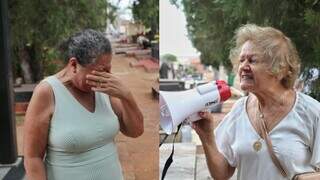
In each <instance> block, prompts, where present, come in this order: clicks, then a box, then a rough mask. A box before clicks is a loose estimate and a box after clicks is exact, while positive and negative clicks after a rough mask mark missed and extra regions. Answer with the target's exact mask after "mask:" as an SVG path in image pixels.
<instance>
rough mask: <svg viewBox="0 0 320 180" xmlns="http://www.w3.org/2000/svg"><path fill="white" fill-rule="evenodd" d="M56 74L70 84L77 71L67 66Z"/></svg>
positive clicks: (64, 82) (63, 81) (62, 80)
mask: <svg viewBox="0 0 320 180" xmlns="http://www.w3.org/2000/svg"><path fill="white" fill-rule="evenodd" d="M56 76H57V78H58V79H59V80H60V81H61V82H62V83H63V84H69V83H72V81H73V79H74V77H75V73H73V72H72V70H71V69H70V68H69V67H68V66H66V67H65V68H63V69H62V70H61V71H59V72H58V73H57V74H56Z"/></svg>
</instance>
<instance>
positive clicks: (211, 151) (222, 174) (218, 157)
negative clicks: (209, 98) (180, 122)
mask: <svg viewBox="0 0 320 180" xmlns="http://www.w3.org/2000/svg"><path fill="white" fill-rule="evenodd" d="M199 115H200V117H201V118H203V119H202V120H199V121H196V122H194V123H193V124H192V127H193V129H194V130H195V131H196V132H197V134H198V135H199V137H200V140H201V142H202V146H203V149H204V152H205V155H206V160H207V165H208V168H209V171H210V174H211V176H212V177H213V178H214V179H215V180H227V179H229V178H230V177H231V176H232V175H233V173H234V170H235V168H234V167H232V166H230V164H229V163H228V161H227V160H226V159H225V157H224V156H223V155H222V154H221V153H220V152H219V151H218V148H217V146H216V142H215V137H214V133H213V130H214V125H213V118H212V115H211V114H210V113H209V112H200V113H199Z"/></svg>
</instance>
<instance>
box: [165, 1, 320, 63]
mask: <svg viewBox="0 0 320 180" xmlns="http://www.w3.org/2000/svg"><path fill="white" fill-rule="evenodd" d="M171 1H172V2H173V3H176V4H177V5H182V7H183V10H184V12H185V15H186V19H187V30H188V33H189V37H190V39H191V41H192V43H193V45H194V46H195V47H196V48H197V49H198V50H199V51H200V52H201V60H202V61H203V62H204V63H206V64H212V65H218V64H220V63H222V64H224V65H227V66H230V65H231V64H230V63H229V60H228V54H229V50H230V48H231V46H232V37H233V35H234V31H235V30H236V29H237V28H239V27H240V26H241V25H243V24H247V23H254V24H257V25H261V26H272V27H275V28H278V29H280V30H281V31H283V32H284V33H285V34H286V35H287V36H289V37H290V38H291V39H292V40H293V42H295V44H296V46H297V49H298V51H299V53H300V56H301V58H302V61H303V67H310V66H320V54H319V51H320V46H319V45H320V43H319V42H320V2H319V1H314V0H283V1H277V0H256V1H247V0H205V1H192V0H181V1H176V0H171Z"/></svg>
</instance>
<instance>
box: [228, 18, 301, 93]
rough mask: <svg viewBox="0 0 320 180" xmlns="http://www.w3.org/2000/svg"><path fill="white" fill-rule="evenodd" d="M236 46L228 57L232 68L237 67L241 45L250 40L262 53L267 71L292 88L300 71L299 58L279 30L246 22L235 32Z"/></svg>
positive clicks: (286, 86) (236, 68) (292, 45)
mask: <svg viewBox="0 0 320 180" xmlns="http://www.w3.org/2000/svg"><path fill="white" fill-rule="evenodd" d="M234 38H235V41H236V46H235V47H234V48H233V49H231V51H230V55H229V58H230V60H231V62H232V64H233V67H234V70H235V71H236V70H238V67H239V55H240V52H241V48H242V45H243V44H244V43H245V42H247V41H251V42H252V43H254V44H255V45H256V47H257V49H258V50H259V51H260V52H262V54H263V61H264V62H265V63H266V64H267V69H268V72H270V73H271V74H273V75H275V76H276V77H279V78H280V79H281V84H282V85H283V86H284V87H285V88H292V87H293V85H294V82H295V80H296V78H297V76H298V73H299V71H300V58H299V55H298V52H297V49H296V47H295V46H294V44H293V43H292V41H291V40H290V38H288V37H286V36H285V35H284V34H283V33H282V32H281V31H279V30H277V29H275V28H272V27H260V26H257V25H254V24H246V25H244V26H242V27H240V28H239V29H238V30H236V32H235V37H234Z"/></svg>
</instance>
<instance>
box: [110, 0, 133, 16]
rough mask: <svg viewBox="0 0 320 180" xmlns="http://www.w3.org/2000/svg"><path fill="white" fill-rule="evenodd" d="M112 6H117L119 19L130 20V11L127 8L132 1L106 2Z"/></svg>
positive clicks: (117, 0) (111, 0) (114, 0)
mask: <svg viewBox="0 0 320 180" xmlns="http://www.w3.org/2000/svg"><path fill="white" fill-rule="evenodd" d="M108 1H109V2H110V3H112V4H113V5H116V6H118V8H119V11H120V17H121V18H122V19H126V20H132V19H133V18H132V13H131V9H129V8H128V7H129V6H131V5H132V3H133V1H134V0H120V1H119V0H108Z"/></svg>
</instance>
